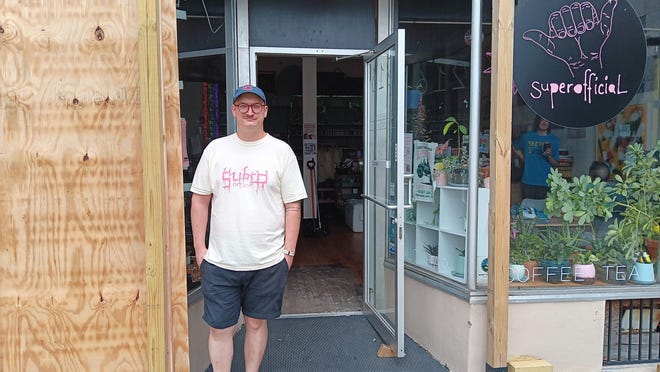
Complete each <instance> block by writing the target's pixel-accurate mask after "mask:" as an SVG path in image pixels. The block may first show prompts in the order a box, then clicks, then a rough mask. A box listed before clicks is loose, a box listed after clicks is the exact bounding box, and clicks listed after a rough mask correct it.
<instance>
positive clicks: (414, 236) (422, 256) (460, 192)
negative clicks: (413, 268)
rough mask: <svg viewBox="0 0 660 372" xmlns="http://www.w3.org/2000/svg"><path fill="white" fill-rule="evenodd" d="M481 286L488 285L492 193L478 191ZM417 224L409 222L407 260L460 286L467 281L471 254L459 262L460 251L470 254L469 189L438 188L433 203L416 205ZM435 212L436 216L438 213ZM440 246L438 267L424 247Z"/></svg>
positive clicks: (478, 250)
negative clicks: (489, 210) (432, 262)
mask: <svg viewBox="0 0 660 372" xmlns="http://www.w3.org/2000/svg"><path fill="white" fill-rule="evenodd" d="M478 195H479V201H478V216H477V220H478V229H477V230H478V231H477V284H478V285H484V284H486V283H487V280H488V276H487V272H486V271H484V270H483V268H482V266H483V265H482V262H484V260H485V259H486V258H487V256H488V199H489V195H490V194H489V190H488V189H485V188H480V189H479V191H478ZM416 209H417V212H416V223H415V224H412V223H410V222H407V223H406V243H405V244H406V250H407V253H406V260H407V261H408V262H410V263H412V264H415V265H417V266H419V267H422V268H424V269H426V270H429V271H431V272H434V273H437V274H439V275H442V276H445V277H447V278H450V279H452V280H455V281H458V282H460V283H465V282H466V277H465V274H463V275H460V272H461V268H457V266H456V265H459V264H462V265H463V267H462V272H463V273H466V272H467V267H466V266H467V265H466V262H468V260H469V259H471V258H470V257H469V252H467V253H466V257H465V260H458V259H457V258H458V256H459V251H460V250H465V251H467V213H468V190H467V188H466V187H456V186H440V187H438V188H436V189H435V191H434V196H433V202H422V201H417V202H416ZM434 213H435V214H434ZM426 244H437V245H438V260H437V264H436V265H432V264H431V263H430V261H429V258H428V254H427V252H426V249H425V248H424V246H425V245H426Z"/></svg>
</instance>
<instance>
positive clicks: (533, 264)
mask: <svg viewBox="0 0 660 372" xmlns="http://www.w3.org/2000/svg"><path fill="white" fill-rule="evenodd" d="M523 266H525V270H526V272H527V275H528V276H529V279H530V280H532V281H533V280H534V279H535V277H534V268H535V267H540V266H541V265H539V262H538V261H536V260H532V261H527V262H523ZM542 271H543V270H541V269H537V270H536V274H540V273H541V272H542ZM536 278H538V277H536Z"/></svg>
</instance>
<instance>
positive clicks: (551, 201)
mask: <svg viewBox="0 0 660 372" xmlns="http://www.w3.org/2000/svg"><path fill="white" fill-rule="evenodd" d="M548 186H549V187H550V190H549V192H548V195H547V197H546V201H545V213H546V214H547V215H548V216H553V217H560V218H561V219H562V220H563V221H564V223H571V224H576V225H578V226H581V227H583V228H585V230H586V231H587V232H588V233H587V234H584V235H583V236H581V237H580V238H581V239H582V240H583V241H584V243H585V246H587V247H588V248H580V249H579V250H578V251H577V252H575V253H576V254H575V256H574V263H576V264H579V265H580V264H589V263H591V264H593V265H592V266H594V269H596V272H597V274H599V275H600V276H601V279H602V280H605V281H607V282H615V283H617V284H623V283H625V282H626V280H627V278H626V276H627V270H628V266H629V263H631V262H632V261H633V260H634V256H635V255H634V250H632V251H631V250H630V249H629V248H628V247H624V246H610V245H608V244H606V241H605V240H604V237H603V236H600V235H599V234H597V233H596V229H595V228H594V222H595V221H596V220H599V221H600V223H606V222H607V221H608V220H609V219H610V218H612V210H613V208H614V206H615V205H616V202H615V199H614V197H613V195H614V189H613V187H611V186H610V185H609V184H608V183H607V182H605V181H603V180H601V179H600V178H593V179H592V178H591V177H589V176H587V175H582V176H580V177H574V178H573V179H572V180H570V181H569V180H567V179H565V178H564V177H563V176H562V175H561V173H559V171H557V170H556V169H552V170H551V171H550V174H549V175H548ZM596 258H599V259H600V261H599V262H593V261H594V259H596ZM573 269H574V273H575V267H574V268H573ZM579 269H580V270H587V271H589V273H590V272H591V267H580V268H579ZM585 275H586V274H585ZM585 275H583V274H582V272H580V273H579V274H578V275H573V277H574V278H576V277H577V278H578V279H580V277H583V276H585ZM589 275H591V274H589Z"/></svg>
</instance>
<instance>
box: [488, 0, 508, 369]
mask: <svg viewBox="0 0 660 372" xmlns="http://www.w3.org/2000/svg"><path fill="white" fill-rule="evenodd" d="M514 9H515V8H514V2H513V0H495V1H493V26H492V28H493V32H492V35H493V36H492V38H493V40H492V44H493V47H492V50H493V57H492V74H493V75H492V79H491V106H490V107H491V109H490V118H491V123H490V133H491V137H490V148H491V152H490V153H491V155H490V169H491V181H490V192H491V197H490V206H489V208H488V209H489V215H488V221H489V222H488V225H489V226H488V302H487V311H488V334H487V335H486V344H487V346H486V362H487V363H488V364H489V365H490V366H491V367H493V368H501V367H506V362H507V351H508V328H509V234H510V216H509V206H510V205H509V203H510V200H511V181H510V180H511V105H512V92H513V21H514V19H513V17H514Z"/></svg>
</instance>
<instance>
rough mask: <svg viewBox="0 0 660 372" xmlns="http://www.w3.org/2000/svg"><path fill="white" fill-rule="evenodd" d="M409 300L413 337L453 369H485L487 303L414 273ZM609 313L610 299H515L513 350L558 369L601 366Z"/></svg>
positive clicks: (511, 309) (511, 332)
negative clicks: (439, 287) (436, 286)
mask: <svg viewBox="0 0 660 372" xmlns="http://www.w3.org/2000/svg"><path fill="white" fill-rule="evenodd" d="M405 299H406V300H405V301H406V311H405V312H406V314H405V322H406V325H405V327H406V334H407V335H408V336H410V337H411V338H412V339H413V340H415V342H417V343H418V344H420V345H421V346H422V347H423V348H425V349H427V350H428V351H429V352H430V353H431V354H432V355H433V357H434V358H435V359H437V360H439V361H440V362H441V363H443V364H446V365H447V367H448V368H449V369H450V370H452V371H466V372H471V371H483V370H484V366H485V365H486V329H487V319H486V317H487V312H486V305H485V304H478V305H470V304H468V303H467V302H466V301H464V300H461V299H459V298H457V297H455V296H452V295H450V294H448V293H446V292H443V291H440V290H437V289H434V288H432V287H429V286H427V285H425V284H423V283H420V282H419V281H417V280H415V279H412V278H408V277H406V281H405ZM604 312H605V302H604V301H594V302H556V303H533V304H510V306H509V344H508V345H509V346H508V348H509V350H508V354H509V356H510V357H511V356H516V355H533V356H537V357H540V358H542V359H545V360H547V361H548V362H550V363H551V364H552V365H553V366H554V370H555V371H562V372H564V371H565V372H572V371H576V372H577V371H580V372H589V371H601V370H602V355H603V354H602V353H603V352H602V345H603V332H604Z"/></svg>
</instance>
